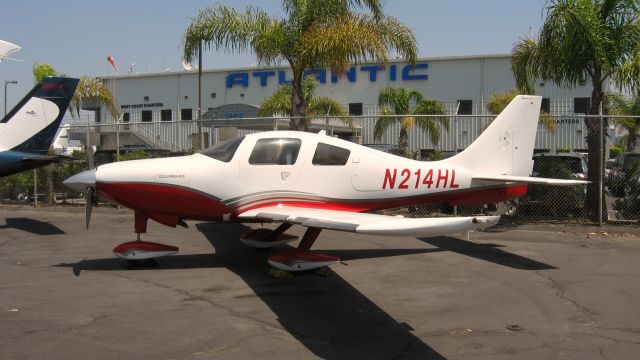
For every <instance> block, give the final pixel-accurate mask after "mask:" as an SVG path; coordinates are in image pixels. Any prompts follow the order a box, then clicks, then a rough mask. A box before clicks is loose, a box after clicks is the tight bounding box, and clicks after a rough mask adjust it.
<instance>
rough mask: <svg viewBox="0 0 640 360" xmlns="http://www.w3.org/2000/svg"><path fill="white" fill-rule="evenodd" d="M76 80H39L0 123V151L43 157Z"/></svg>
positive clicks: (55, 78) (67, 103) (64, 110)
mask: <svg viewBox="0 0 640 360" xmlns="http://www.w3.org/2000/svg"><path fill="white" fill-rule="evenodd" d="M78 82H79V80H78V79H73V78H60V77H48V78H44V79H42V81H40V83H38V84H37V85H36V86H35V87H34V88H33V89H32V90H31V91H30V92H29V93H28V94H27V95H26V96H25V97H24V98H23V99H22V100H21V101H20V102H19V103H18V104H17V105H16V106H15V107H14V108H13V109H12V110H11V111H10V112H9V113H7V115H6V116H5V117H4V118H3V119H2V120H1V121H0V150H14V151H22V152H30V153H39V154H46V153H47V151H48V150H49V147H50V146H51V143H52V142H53V138H54V136H55V134H56V132H57V131H58V128H59V126H60V123H61V122H62V118H63V117H64V115H65V113H66V111H67V108H68V107H69V103H70V102H71V98H72V97H73V93H74V92H75V89H76V87H77V86H78Z"/></svg>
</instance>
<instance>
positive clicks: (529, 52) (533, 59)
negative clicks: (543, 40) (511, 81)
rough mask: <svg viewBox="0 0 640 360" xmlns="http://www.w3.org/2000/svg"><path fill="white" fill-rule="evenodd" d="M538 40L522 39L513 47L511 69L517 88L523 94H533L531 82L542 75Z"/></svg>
mask: <svg viewBox="0 0 640 360" xmlns="http://www.w3.org/2000/svg"><path fill="white" fill-rule="evenodd" d="M539 48H540V47H539V45H538V42H537V41H536V40H534V39H522V40H521V41H520V42H518V43H517V44H516V45H515V47H514V48H513V52H512V56H511V71H512V72H513V75H514V77H515V80H516V86H517V88H518V90H519V91H520V92H522V93H525V94H533V93H534V92H535V91H534V86H533V82H534V81H535V79H536V78H540V77H542V71H543V66H542V59H541V57H540V52H539Z"/></svg>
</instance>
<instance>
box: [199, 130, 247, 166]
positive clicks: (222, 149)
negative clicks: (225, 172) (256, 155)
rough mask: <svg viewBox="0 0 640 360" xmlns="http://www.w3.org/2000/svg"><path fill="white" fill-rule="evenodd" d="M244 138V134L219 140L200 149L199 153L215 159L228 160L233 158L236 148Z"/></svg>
mask: <svg viewBox="0 0 640 360" xmlns="http://www.w3.org/2000/svg"><path fill="white" fill-rule="evenodd" d="M242 140H244V136H241V137H238V138H234V139H230V140H227V141H224V142H221V143H220V144H218V145H215V146H212V147H210V148H208V149H204V150H202V151H200V154H202V155H206V156H208V157H211V158H214V159H216V160H220V161H224V162H229V161H231V159H233V155H234V154H235V153H236V150H238V146H240V144H241V143H242Z"/></svg>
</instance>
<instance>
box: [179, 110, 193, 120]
mask: <svg viewBox="0 0 640 360" xmlns="http://www.w3.org/2000/svg"><path fill="white" fill-rule="evenodd" d="M180 119H182V120H193V112H192V111H191V109H182V110H180Z"/></svg>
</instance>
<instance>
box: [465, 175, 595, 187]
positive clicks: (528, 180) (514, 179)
mask: <svg viewBox="0 0 640 360" xmlns="http://www.w3.org/2000/svg"><path fill="white" fill-rule="evenodd" d="M472 180H484V181H495V182H499V183H520V184H544V185H583V184H588V183H589V181H584V180H565V179H552V178H540V177H531V176H515V175H475V176H473V178H472Z"/></svg>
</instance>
